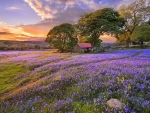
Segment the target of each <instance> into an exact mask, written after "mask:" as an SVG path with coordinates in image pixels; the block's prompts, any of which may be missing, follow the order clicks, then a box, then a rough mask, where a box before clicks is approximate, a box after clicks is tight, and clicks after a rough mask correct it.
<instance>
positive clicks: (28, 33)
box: [0, 21, 44, 41]
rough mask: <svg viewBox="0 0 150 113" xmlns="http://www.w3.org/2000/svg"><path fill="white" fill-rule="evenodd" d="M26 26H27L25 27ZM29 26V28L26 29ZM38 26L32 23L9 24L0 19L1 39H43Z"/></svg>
mask: <svg viewBox="0 0 150 113" xmlns="http://www.w3.org/2000/svg"><path fill="white" fill-rule="evenodd" d="M26 27H27V28H26ZM28 28H29V29H28ZM40 30H41V29H39V30H38V27H37V26H35V27H32V25H28V26H27V25H20V26H11V25H8V24H6V23H4V22H1V21H0V39H1V40H19V41H23V40H30V39H32V40H44V37H43V34H42V32H41V31H40Z"/></svg>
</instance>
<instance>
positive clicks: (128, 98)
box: [0, 49, 150, 113]
mask: <svg viewBox="0 0 150 113" xmlns="http://www.w3.org/2000/svg"><path fill="white" fill-rule="evenodd" d="M30 56H32V57H30ZM42 56H43V54H42V53H40V54H39V53H38V54H36V55H35V54H32V55H29V58H32V61H31V62H32V63H30V61H28V59H26V60H27V61H26V63H24V65H26V66H27V67H28V66H29V68H30V72H28V73H27V74H25V75H20V76H22V79H24V78H27V77H32V78H34V79H32V80H31V81H29V82H26V83H25V84H24V85H23V86H19V87H17V89H19V88H21V90H18V92H17V93H14V92H13V91H12V92H13V93H14V95H11V96H6V95H7V93H6V94H3V95H2V96H1V97H3V99H2V100H1V102H0V111H2V112H41V113H42V112H43V113H46V112H47V113H49V112H63V113H64V112H77V113H83V112H94V113H101V112H106V113H107V112H118V111H120V112H123V113H131V112H137V113H141V112H143V113H149V112H150V87H149V86H150V50H149V49H145V50H122V51H116V52H111V53H104V54H85V55H83V54H82V55H74V54H72V55H69V54H52V56H50V55H48V56H45V57H44V59H43V57H42ZM55 56H56V57H55ZM20 57H22V56H20ZM18 58H19V57H18ZM42 59H43V61H42ZM16 61H17V62H19V63H23V62H24V61H23V59H21V60H17V59H16V60H12V58H11V62H14V63H17V62H16ZM38 61H42V62H40V63H41V64H40V65H37V63H36V62H38ZM29 64H30V65H29ZM38 64H39V62H38ZM31 66H32V67H34V68H31ZM39 73H44V74H43V75H42V74H41V75H38V74H39ZM37 81H38V82H37ZM34 82H35V83H36V84H34V85H32V84H33V83H34ZM27 85H29V87H26V86H27ZM24 87H25V88H24ZM14 91H15V90H14ZM10 93H11V92H10ZM112 98H114V99H118V100H119V102H120V103H122V107H121V108H120V109H116V108H114V107H109V106H108V105H107V101H109V100H110V99H112Z"/></svg>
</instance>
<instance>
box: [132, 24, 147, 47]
mask: <svg viewBox="0 0 150 113" xmlns="http://www.w3.org/2000/svg"><path fill="white" fill-rule="evenodd" d="M132 41H134V42H137V43H139V44H140V46H141V47H143V44H144V42H149V41H150V25H149V24H148V23H143V24H142V25H140V26H138V27H136V29H135V30H134V32H133V33H132Z"/></svg>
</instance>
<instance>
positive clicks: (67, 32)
mask: <svg viewBox="0 0 150 113" xmlns="http://www.w3.org/2000/svg"><path fill="white" fill-rule="evenodd" d="M46 42H47V43H48V44H50V45H51V46H52V47H54V48H57V49H59V50H60V51H61V52H64V50H72V49H73V47H74V46H75V45H76V44H77V42H78V39H77V37H76V31H75V28H74V26H73V25H71V24H68V23H64V24H61V25H59V26H55V27H54V28H53V29H51V30H50V31H49V32H48V34H47V38H46Z"/></svg>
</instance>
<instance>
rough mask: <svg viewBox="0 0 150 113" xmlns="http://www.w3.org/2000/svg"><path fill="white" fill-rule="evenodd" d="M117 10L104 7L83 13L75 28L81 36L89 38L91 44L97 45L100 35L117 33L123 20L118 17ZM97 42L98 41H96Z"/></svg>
mask: <svg viewBox="0 0 150 113" xmlns="http://www.w3.org/2000/svg"><path fill="white" fill-rule="evenodd" d="M119 16H120V15H119V13H118V11H115V10H113V9H112V8H104V9H100V10H97V11H95V12H91V13H87V14H84V15H83V16H82V17H81V18H80V20H79V21H78V25H77V28H78V30H79V34H80V35H82V36H89V37H90V38H91V44H92V46H96V45H99V44H98V43H100V42H101V41H100V39H99V38H100V35H103V34H117V33H119V32H120V29H121V28H122V26H123V25H124V23H125V21H124V19H123V18H120V17H119ZM97 42H98V43H97Z"/></svg>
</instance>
